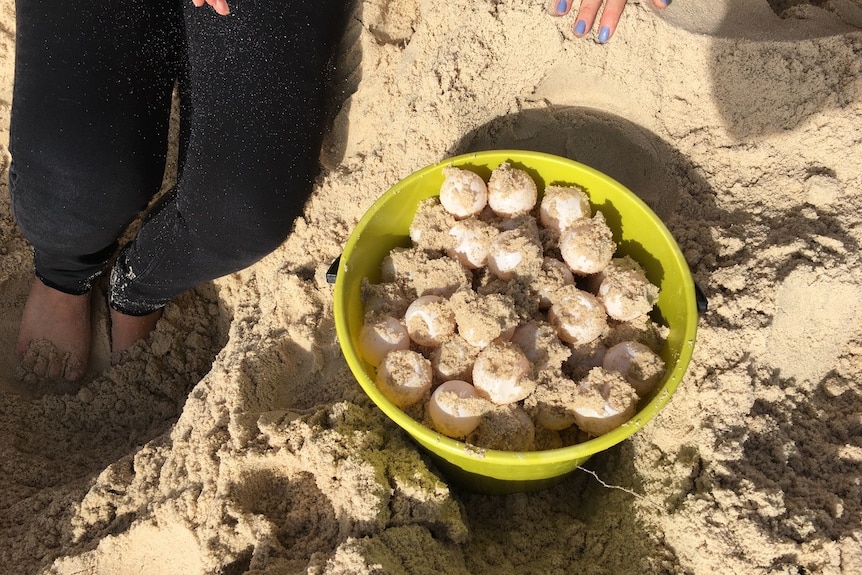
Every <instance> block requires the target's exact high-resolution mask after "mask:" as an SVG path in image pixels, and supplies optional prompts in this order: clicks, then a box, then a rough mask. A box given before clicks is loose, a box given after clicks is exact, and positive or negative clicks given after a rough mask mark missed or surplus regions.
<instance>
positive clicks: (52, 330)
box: [15, 279, 91, 381]
mask: <svg viewBox="0 0 862 575" xmlns="http://www.w3.org/2000/svg"><path fill="white" fill-rule="evenodd" d="M90 339H91V334H90V294H89V293H87V294H83V295H72V294H67V293H63V292H61V291H58V290H55V289H54V288H50V287H48V286H46V285H45V284H43V283H42V282H41V281H39V280H38V279H37V280H35V281H34V282H33V285H32V286H31V287H30V295H29V296H28V297H27V303H26V304H25V305H24V314H23V316H22V318H21V328H20V330H19V332H18V343H17V344H16V346H15V353H16V354H17V355H18V357H20V358H21V363H22V364H23V365H24V367H25V368H27V369H29V370H30V371H32V372H33V373H35V374H36V375H37V376H39V377H49V378H52V379H60V378H63V379H66V380H68V381H75V380H78V379H81V378H82V377H84V373H85V372H86V371H87V364H88V362H89V359H90Z"/></svg>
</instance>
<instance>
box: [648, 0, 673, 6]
mask: <svg viewBox="0 0 862 575" xmlns="http://www.w3.org/2000/svg"><path fill="white" fill-rule="evenodd" d="M652 3H653V6H655V7H656V8H667V7H668V4H670V0H652Z"/></svg>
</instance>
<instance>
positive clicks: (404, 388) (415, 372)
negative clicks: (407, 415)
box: [376, 350, 432, 409]
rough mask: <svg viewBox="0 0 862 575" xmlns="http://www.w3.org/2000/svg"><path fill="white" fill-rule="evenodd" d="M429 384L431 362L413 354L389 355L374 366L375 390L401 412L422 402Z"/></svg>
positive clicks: (398, 352) (406, 352)
mask: <svg viewBox="0 0 862 575" xmlns="http://www.w3.org/2000/svg"><path fill="white" fill-rule="evenodd" d="M431 382H432V372H431V362H430V361H428V360H427V359H425V357H423V356H422V354H420V353H418V352H415V351H410V350H395V351H390V352H389V353H387V354H386V356H385V357H384V358H383V360H382V361H381V362H380V365H378V366H377V379H376V383H377V388H378V389H380V392H381V393H382V394H383V395H384V396H385V397H386V399H388V400H389V401H391V402H392V403H394V404H395V405H397V406H398V407H400V408H402V409H403V408H405V407H410V406H411V405H415V404H416V403H419V402H420V401H422V400H423V399H424V398H425V396H426V395H427V394H428V392H429V391H430V390H431Z"/></svg>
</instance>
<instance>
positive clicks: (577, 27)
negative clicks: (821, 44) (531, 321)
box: [195, 0, 670, 44]
mask: <svg viewBox="0 0 862 575" xmlns="http://www.w3.org/2000/svg"><path fill="white" fill-rule="evenodd" d="M197 1H198V0H195V2H197ZM627 1H628V0H582V1H581V7H580V9H579V10H578V15H577V17H576V18H575V24H574V26H573V29H574V32H575V36H577V37H578V38H581V37H582V36H584V35H585V34H586V33H587V32H589V31H590V30H591V29H592V28H593V23H594V22H595V20H596V14H597V13H598V11H599V7H600V6H601V5H602V4H604V8H603V9H602V17H601V20H599V42H601V43H602V44H604V43H605V42H607V41H608V40H610V39H611V36H613V35H614V30H616V28H617V24H618V23H619V21H620V16H621V15H622V13H623V8H625V7H626V2H627ZM551 2H552V4H551V14H554V15H555V16H565V15H566V14H568V13H569V10H571V9H572V2H574V0H551ZM652 3H653V5H655V7H656V8H665V7H667V5H668V4H670V0H652Z"/></svg>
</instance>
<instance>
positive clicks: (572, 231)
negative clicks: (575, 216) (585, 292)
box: [560, 212, 617, 275]
mask: <svg viewBox="0 0 862 575" xmlns="http://www.w3.org/2000/svg"><path fill="white" fill-rule="evenodd" d="M616 249H617V244H616V242H614V234H613V232H612V231H611V229H610V228H609V227H608V224H607V223H606V222H605V218H604V216H603V215H602V213H601V212H597V213H596V215H595V216H593V217H592V219H589V220H586V219H585V220H578V221H577V222H575V223H574V224H572V225H571V226H570V227H569V228H568V229H566V231H565V232H563V235H562V236H561V237H560V254H561V255H562V256H563V261H565V262H566V264H567V265H568V266H569V269H571V270H572V271H573V272H574V273H576V274H579V275H589V274H595V273H599V272H600V271H602V270H603V269H605V267H606V266H607V265H608V264H609V263H610V261H611V259H612V258H613V256H614V252H615V251H616Z"/></svg>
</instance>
